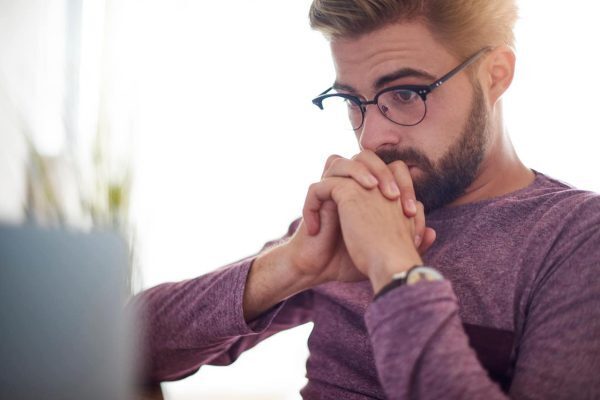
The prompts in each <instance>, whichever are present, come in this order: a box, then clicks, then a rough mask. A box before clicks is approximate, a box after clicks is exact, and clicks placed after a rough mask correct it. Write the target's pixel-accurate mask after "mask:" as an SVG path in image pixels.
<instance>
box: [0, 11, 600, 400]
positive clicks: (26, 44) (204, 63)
mask: <svg viewBox="0 0 600 400" xmlns="http://www.w3.org/2000/svg"><path fill="white" fill-rule="evenodd" d="M309 5H310V0H297V1H293V2H292V1H289V2H282V1H277V0H257V1H252V2H248V1H243V0H232V1H227V2H207V1H191V0H169V1H166V0H145V1H141V0H118V1H117V0H71V1H68V0H20V1H15V0H0V221H4V222H10V223H21V222H24V221H27V220H34V221H38V222H40V223H43V224H49V225H61V226H69V227H72V228H75V229H81V230H89V229H90V228H92V227H97V226H109V227H112V228H114V229H117V230H119V231H120V232H122V233H123V235H124V236H125V237H126V238H127V239H128V242H129V246H130V249H131V250H130V251H131V257H130V258H131V262H130V264H131V271H130V273H129V276H130V277H131V287H132V291H133V292H137V291H140V290H142V289H144V288H148V287H151V286H154V285H156V284H158V283H161V282H166V281H177V280H182V279H187V278H192V277H196V276H199V275H201V274H203V273H206V272H208V271H211V270H213V269H215V268H217V267H219V266H222V265H225V264H228V263H229V262H232V261H235V260H237V259H240V258H242V257H245V256H247V255H249V254H253V253H255V252H256V251H257V250H259V249H260V247H261V246H262V244H263V243H264V242H266V241H268V240H270V239H273V238H276V237H279V236H281V235H282V234H284V233H285V231H286V229H287V226H288V224H289V222H291V221H292V220H293V219H295V218H296V217H298V216H299V215H300V213H301V208H302V204H303V200H304V197H305V192H306V189H307V187H308V185H309V184H310V183H312V182H314V181H316V180H318V179H319V177H320V173H321V169H322V165H323V163H324V161H325V160H326V158H327V156H328V155H330V154H332V153H337V154H341V155H344V156H351V155H353V154H354V153H356V152H357V145H356V143H355V140H354V137H353V134H352V132H348V130H344V129H339V127H338V126H337V125H336V124H335V123H333V122H332V121H329V120H328V119H327V118H326V116H324V115H322V114H321V113H319V112H318V110H317V109H316V107H314V106H313V105H312V104H311V102H310V100H311V99H312V98H313V97H314V96H315V95H316V94H318V93H320V92H321V91H322V90H324V89H325V88H326V87H328V86H329V85H330V84H331V82H332V81H333V79H334V75H333V67H332V64H331V61H330V57H329V49H328V45H327V43H326V42H325V40H324V39H323V38H322V37H321V36H320V35H319V34H318V33H315V32H312V31H311V30H310V28H309V27H308V19H307V12H308V7H309ZM520 8H521V19H520V20H519V23H518V26H517V40H518V43H517V55H518V64H517V75H516V79H515V81H514V83H513V86H512V88H511V89H510V91H509V93H508V94H507V95H506V96H505V103H504V105H505V114H506V121H507V126H508V129H509V131H510V132H511V137H512V139H513V142H514V144H515V147H516V148H517V151H518V152H519V155H520V156H521V158H522V159H523V160H524V161H525V163H526V164H527V165H529V166H530V167H532V168H534V169H536V170H538V171H541V172H544V173H546V174H549V175H551V176H553V177H556V178H558V179H561V180H563V181H566V182H569V183H571V184H573V185H575V186H578V187H580V188H584V189H590V190H594V191H600V176H599V174H598V171H600V157H598V154H597V153H598V149H599V146H598V143H599V142H600V140H599V134H600V128H599V121H598V108H599V106H600V101H599V100H598V93H599V92H600V80H599V79H597V78H596V74H597V72H598V71H600V55H599V53H598V52H597V51H596V50H593V49H594V48H596V47H597V46H596V44H595V40H594V39H595V38H598V37H600V26H599V25H598V24H597V21H596V20H595V16H596V15H597V11H598V10H597V8H598V6H597V5H596V3H595V2H590V1H587V0H573V1H571V2H569V3H568V5H566V3H564V2H561V1H558V0H546V1H542V0H528V1H521V2H520ZM323 114H324V113H323ZM310 329H311V326H310V325H306V326H303V327H299V328H296V329H293V330H291V331H288V332H283V333H281V334H278V335H276V336H275V337H273V338H271V339H270V340H269V341H267V342H265V343H262V344H261V345H259V346H258V347H257V348H255V349H253V350H251V351H250V352H248V353H247V354H244V355H243V356H242V357H241V358H240V359H239V360H238V361H237V362H236V363H235V364H234V365H233V366H230V367H225V368H223V367H206V368H202V370H200V371H199V372H198V373H197V374H195V375H194V376H191V377H189V378H187V379H185V380H183V381H180V382H174V383H166V384H163V390H164V392H165V398H167V399H173V400H183V399H197V398H211V399H217V398H221V399H227V398H236V399H241V398H245V399H251V398H261V399H298V398H299V395H298V391H299V389H300V388H301V387H302V386H303V385H304V383H305V378H304V373H305V367H304V362H305V359H306V357H307V350H306V338H307V337H308V334H309V333H310Z"/></svg>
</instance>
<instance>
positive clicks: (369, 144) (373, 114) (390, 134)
mask: <svg viewBox="0 0 600 400" xmlns="http://www.w3.org/2000/svg"><path fill="white" fill-rule="evenodd" d="M402 128H403V127H402V126H399V125H398V124H394V123H393V122H392V121H390V120H389V119H387V118H386V117H385V116H384V115H383V114H382V113H381V111H380V110H378V109H377V105H374V104H373V105H369V106H367V107H366V110H365V113H364V120H363V124H362V126H361V127H360V129H358V130H357V131H356V137H357V139H358V145H359V146H360V148H361V150H365V149H367V150H372V151H376V150H377V149H379V148H380V147H382V146H386V145H388V146H394V145H397V144H398V143H399V142H400V139H401V133H400V130H402Z"/></svg>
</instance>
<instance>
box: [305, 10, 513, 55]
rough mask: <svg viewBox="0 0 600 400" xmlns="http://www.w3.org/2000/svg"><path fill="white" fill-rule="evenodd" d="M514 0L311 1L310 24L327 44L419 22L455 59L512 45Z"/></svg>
mask: <svg viewBox="0 0 600 400" xmlns="http://www.w3.org/2000/svg"><path fill="white" fill-rule="evenodd" d="M515 1H516V0H314V1H313V3H312V5H311V7H310V12H309V17H310V25H311V27H312V28H313V29H315V30H317V31H319V32H321V33H323V34H324V35H325V37H327V38H328V39H329V40H335V39H338V38H348V39H352V38H358V37H359V36H362V35H364V34H367V33H370V32H373V31H375V30H377V29H379V28H382V27H384V26H386V25H389V24H393V23H401V22H408V21H415V20H421V21H423V22H424V23H425V24H426V26H427V27H428V28H429V29H430V31H431V32H432V34H433V35H434V37H435V38H436V39H437V40H439V41H440V42H441V43H443V44H444V45H445V46H446V47H447V48H448V50H449V51H450V52H451V53H452V54H453V55H454V56H456V57H457V58H459V59H464V58H466V57H468V56H469V55H471V54H473V53H474V52H476V51H477V50H479V49H481V48H483V47H486V46H498V45H508V46H511V47H514V46H515V37H514V32H513V28H514V25H515V22H516V20H517V5H516V3H515Z"/></svg>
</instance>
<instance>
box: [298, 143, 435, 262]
mask: <svg viewBox="0 0 600 400" xmlns="http://www.w3.org/2000/svg"><path fill="white" fill-rule="evenodd" d="M329 177H349V178H353V179H354V180H355V181H356V182H357V183H359V184H360V185H361V186H362V187H363V188H365V189H373V188H376V187H378V188H379V190H380V191H381V193H382V194H383V195H384V196H386V197H387V198H388V199H390V200H397V199H398V198H400V199H401V203H402V208H403V210H404V214H405V215H406V217H409V218H410V217H414V218H415V224H416V229H415V238H414V239H415V245H416V246H417V247H418V249H419V253H420V254H424V253H425V252H426V251H427V250H428V249H429V247H430V246H431V245H432V244H433V242H434V241H435V231H434V230H433V229H431V228H427V227H426V226H425V213H424V208H423V204H422V203H421V202H419V201H417V200H416V196H415V191H414V187H413V182H412V177H411V176H410V171H409V169H408V167H407V166H406V164H404V163H403V162H402V161H395V162H393V163H391V164H390V165H385V163H384V162H383V161H382V160H381V159H380V158H379V157H378V156H377V155H376V154H375V153H374V152H372V151H370V150H364V151H362V152H361V153H359V154H357V155H355V156H354V157H352V159H350V160H349V159H345V158H343V157H341V156H338V155H332V156H330V157H329V159H328V160H327V163H326V164H325V171H324V173H323V175H322V179H325V178H329ZM306 203H312V204H315V199H311V198H310V191H309V196H307V201H306ZM316 204H318V201H317V202H316ZM317 211H318V210H317V209H312V210H307V208H306V207H305V209H304V215H303V216H304V222H305V223H306V225H307V229H308V232H309V233H310V234H317V233H318V232H319V229H320V217H319V212H317Z"/></svg>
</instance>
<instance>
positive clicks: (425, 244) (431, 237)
mask: <svg viewBox="0 0 600 400" xmlns="http://www.w3.org/2000/svg"><path fill="white" fill-rule="evenodd" d="M436 237H437V234H436V232H435V231H434V230H433V228H429V227H427V228H425V233H424V234H423V240H422V241H421V245H420V246H419V249H418V252H419V254H420V255H423V254H425V253H426V252H427V250H429V248H430V247H431V245H432V244H433V242H435V239H436Z"/></svg>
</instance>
